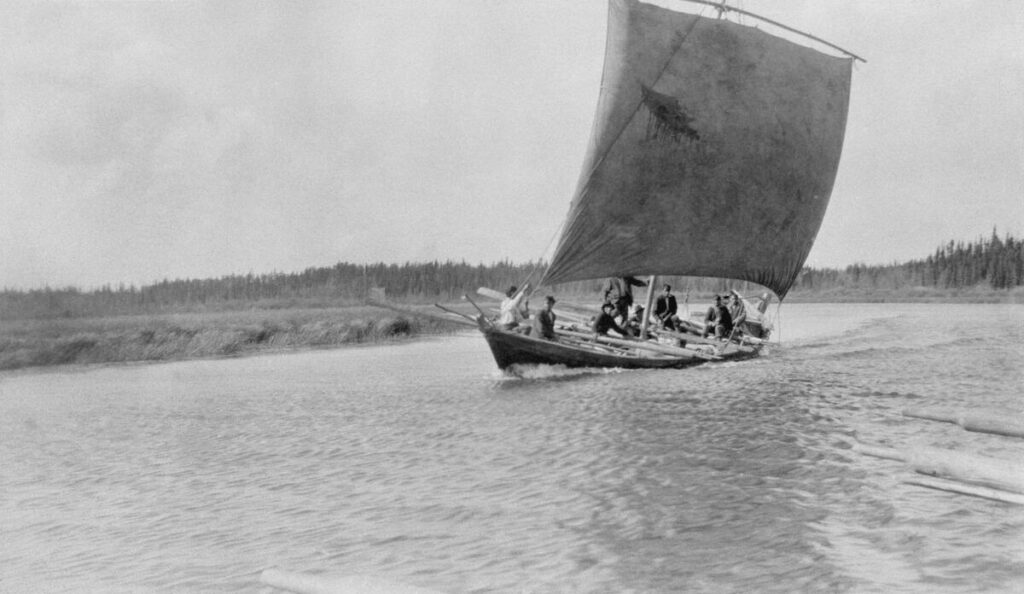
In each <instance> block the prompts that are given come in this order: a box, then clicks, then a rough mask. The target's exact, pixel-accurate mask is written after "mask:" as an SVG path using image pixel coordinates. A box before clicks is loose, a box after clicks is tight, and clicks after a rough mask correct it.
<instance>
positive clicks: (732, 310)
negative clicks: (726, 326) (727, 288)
mask: <svg viewBox="0 0 1024 594" xmlns="http://www.w3.org/2000/svg"><path fill="white" fill-rule="evenodd" d="M729 315H731V316H732V325H733V328H736V329H737V330H738V331H739V330H743V323H744V322H746V321H747V308H746V307H744V306H743V300H742V299H740V296H739V295H737V294H736V293H733V294H732V295H730V296H729Z"/></svg>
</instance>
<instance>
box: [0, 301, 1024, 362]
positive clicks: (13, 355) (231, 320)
mask: <svg viewBox="0 0 1024 594" xmlns="http://www.w3.org/2000/svg"><path fill="white" fill-rule="evenodd" d="M711 296H712V294H711V293H708V294H706V295H704V294H697V295H694V294H691V295H690V298H689V304H690V305H691V306H698V305H703V304H706V303H709V302H710V299H711ZM559 298H560V299H562V300H563V302H566V303H569V302H575V303H580V304H586V303H592V304H596V301H594V295H593V294H589V293H588V294H581V295H559ZM854 302H856V303H1024V289H1022V288H1017V289H1013V290H1009V291H1007V290H1001V291H999V290H992V289H987V288H973V289H965V290H940V289H932V288H920V289H914V290H899V291H897V290H861V291H851V290H844V291H836V292H828V291H823V292H806V291H794V292H793V293H792V294H791V295H790V296H789V297H788V298H787V299H786V303H837V304H841V303H854ZM262 305H263V307H253V306H252V305H251V304H245V303H244V302H228V303H226V304H222V309H217V310H207V309H200V310H196V311H178V312H173V313H170V312H168V313H147V314H137V315H118V316H94V317H76V316H73V315H70V316H69V315H65V316H50V317H24V318H15V319H6V320H2V321H0V370H10V369H20V368H26V367H40V366H50V365H67V364H94V363H126V362H139V361H173V360H182V359H198V358H214V357H228V356H239V355H246V354H252V353H260V352H273V351H283V350H298V349H309V348H331V347H339V346H345V345H354V344H364V343H379V342H387V341H394V340H407V339H410V338H414V337H417V336H423V335H437V334H446V333H452V332H454V331H456V330H458V329H459V328H464V326H459V325H457V324H455V323H454V322H446V321H444V320H439V319H436V318H429V317H421V316H416V315H407V314H400V313H396V312H394V311H391V310H387V309H381V308H377V307H371V306H366V305H351V304H349V305H344V304H337V305H330V304H324V303H321V302H316V301H312V300H310V301H307V302H301V301H300V302H290V303H280V302H266V303H262ZM481 305H483V306H484V307H490V306H493V305H494V303H493V302H489V303H487V304H484V303H482V304H481ZM242 306H246V308H245V309H242V308H241V307H242ZM837 306H838V305H837ZM453 307H456V308H458V309H460V310H463V311H466V312H467V313H474V312H473V310H472V309H470V308H469V307H468V306H467V305H466V304H465V303H464V302H462V303H459V304H457V305H454V306H453ZM409 308H410V309H412V310H414V311H415V310H422V311H423V312H427V313H433V314H437V313H438V310H437V309H436V308H434V307H433V306H432V305H429V304H422V305H412V306H409Z"/></svg>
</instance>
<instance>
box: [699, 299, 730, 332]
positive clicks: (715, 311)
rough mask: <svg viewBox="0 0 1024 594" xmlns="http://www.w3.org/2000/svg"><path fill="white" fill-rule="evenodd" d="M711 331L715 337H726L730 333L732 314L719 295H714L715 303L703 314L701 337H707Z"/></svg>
mask: <svg viewBox="0 0 1024 594" xmlns="http://www.w3.org/2000/svg"><path fill="white" fill-rule="evenodd" d="M711 332H714V333H715V338H723V337H728V336H729V334H730V333H732V314H730V313H729V308H728V307H726V306H725V304H724V303H723V301H722V296H721V295H715V304H714V305H712V306H711V307H710V308H708V313H707V315H706V316H704V334H703V337H704V338H707V337H708V334H710V333H711Z"/></svg>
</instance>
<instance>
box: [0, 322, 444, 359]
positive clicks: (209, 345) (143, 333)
mask: <svg viewBox="0 0 1024 594" xmlns="http://www.w3.org/2000/svg"><path fill="white" fill-rule="evenodd" d="M457 328H458V326H456V325H455V324H449V323H446V322H444V321H441V320H433V319H428V318H421V317H416V316H401V315H396V314H395V313H394V312H390V311H386V310H381V309H377V308H373V307H362V306H360V307H345V308H331V309H297V310H296V309H293V310H251V311H244V312H239V311H229V312H204V313H179V314H155V315H142V316H117V317H100V318H66V319H46V320H13V321H4V322H0V370H4V369H19V368H24V367H34V366H45V365H65V364H83V363H119V362H132V361H168V360H180V359H196V358H210V357H224V356H235V355H244V354H249V353H256V352H265V351H274V350H289V349H300V348H324V347H332V346H340V345H351V344H358V343H372V342H383V341H390V340H400V339H403V338H407V337H413V336H417V335H422V334H444V333H451V332H454V331H455V330H456V329H457Z"/></svg>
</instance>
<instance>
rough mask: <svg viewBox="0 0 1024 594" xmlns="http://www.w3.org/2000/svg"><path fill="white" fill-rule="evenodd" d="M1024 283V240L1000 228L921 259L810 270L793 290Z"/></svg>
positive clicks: (1011, 285)
mask: <svg viewBox="0 0 1024 594" xmlns="http://www.w3.org/2000/svg"><path fill="white" fill-rule="evenodd" d="M1022 284H1024V241H1020V240H1017V239H1014V238H1013V237H1012V236H1011V235H1009V234H1007V235H1006V237H1005V238H1003V239H1000V238H999V236H998V235H997V234H996V232H995V230H993V231H992V236H991V237H989V238H988V239H984V238H979V239H977V240H976V241H974V242H973V243H965V242H963V241H960V242H953V241H950V242H949V243H948V244H946V245H943V246H940V247H939V248H938V249H936V250H935V253H933V254H931V255H929V256H928V257H927V258H924V259H922V260H911V261H909V262H905V263H902V264H899V263H894V264H888V265H881V266H868V265H866V264H854V265H852V266H847V267H846V268H845V269H842V270H839V269H834V268H820V269H819V268H805V269H804V270H803V272H802V274H801V275H800V278H799V279H798V281H797V284H796V285H794V287H793V290H794V291H807V292H815V291H827V290H836V289H904V288H908V287H931V288H937V289H965V288H970V287H978V286H985V287H991V288H992V289H1012V288H1014V287H1019V286H1021V285H1022Z"/></svg>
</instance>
